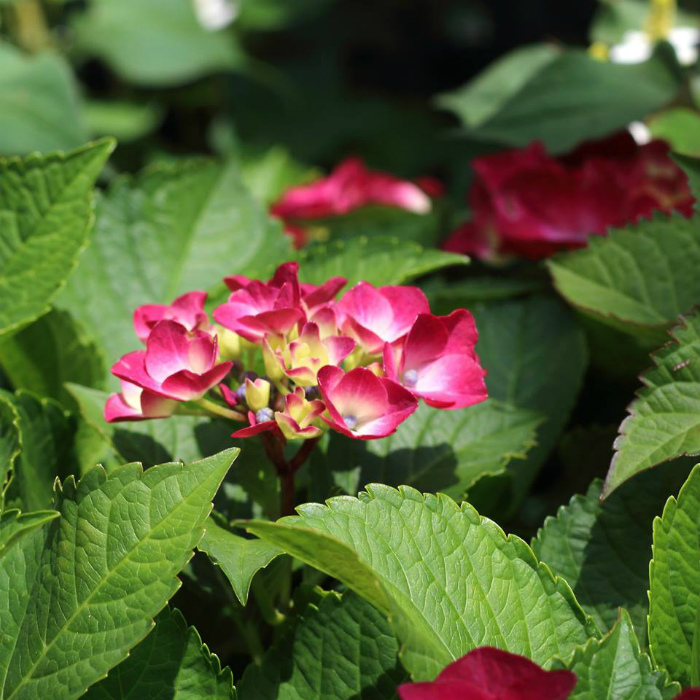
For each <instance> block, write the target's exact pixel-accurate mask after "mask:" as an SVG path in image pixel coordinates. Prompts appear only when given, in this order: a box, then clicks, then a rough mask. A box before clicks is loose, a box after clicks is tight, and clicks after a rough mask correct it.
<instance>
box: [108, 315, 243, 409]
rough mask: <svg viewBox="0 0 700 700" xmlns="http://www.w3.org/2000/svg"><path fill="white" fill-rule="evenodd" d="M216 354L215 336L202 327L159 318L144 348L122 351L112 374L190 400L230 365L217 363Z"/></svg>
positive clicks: (212, 382)
mask: <svg viewBox="0 0 700 700" xmlns="http://www.w3.org/2000/svg"><path fill="white" fill-rule="evenodd" d="M216 358H217V341H216V338H213V337H212V336H210V335H209V334H208V333H204V332H203V331H194V332H193V333H190V332H188V331H187V329H186V328H185V327H184V326H182V325H180V324H179V323H176V322H175V321H161V322H160V323H158V324H156V326H155V327H154V328H153V330H152V331H151V334H150V335H149V337H148V341H147V343H146V350H145V352H144V351H139V352H132V353H129V354H128V355H125V356H124V357H122V358H121V360H119V361H118V362H117V363H116V364H115V365H114V366H113V367H112V374H114V375H115V376H117V377H119V379H123V380H125V381H126V382H129V383H130V384H135V385H136V386H139V387H141V388H142V389H145V390H147V391H149V392H152V393H154V394H157V395H159V396H162V397H165V398H170V399H174V400H176V401H194V400H197V399H200V398H202V397H203V396H204V394H206V392H207V391H209V389H211V388H212V387H214V386H216V385H217V384H219V383H220V382H221V381H222V380H223V379H224V377H225V376H226V375H227V374H228V372H229V370H230V369H231V366H232V363H231V362H222V363H221V364H218V365H217V364H216ZM142 401H143V399H142Z"/></svg>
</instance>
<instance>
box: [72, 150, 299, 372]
mask: <svg viewBox="0 0 700 700" xmlns="http://www.w3.org/2000/svg"><path fill="white" fill-rule="evenodd" d="M288 246H289V244H288V240H287V239H286V238H285V237H284V236H283V234H282V232H281V230H280V225H279V223H275V222H272V221H271V220H270V219H269V217H268V215H267V212H266V211H265V210H264V209H263V208H262V206H261V205H260V204H259V203H257V202H256V201H255V200H254V199H253V197H252V196H251V195H250V194H249V192H248V191H247V190H246V189H245V187H244V186H243V185H242V183H241V180H240V176H239V172H238V167H237V166H236V164H235V163H232V162H229V163H227V164H219V163H217V162H215V161H210V160H202V159H194V160H188V161H183V162H178V163H175V164H170V165H166V166H160V167H152V168H149V169H147V170H145V171H144V172H142V173H141V174H140V175H139V176H137V177H136V178H135V179H134V180H129V179H120V180H118V181H117V182H116V183H115V184H114V185H113V186H112V188H111V189H110V191H109V193H108V194H107V195H106V196H102V197H100V198H99V199H98V207H97V225H96V227H95V232H94V240H93V241H92V244H91V245H90V247H89V248H88V250H87V251H86V253H85V255H84V256H83V257H82V260H81V264H80V269H79V272H78V274H77V275H74V276H73V277H72V278H71V280H70V282H69V284H68V286H67V287H66V289H65V290H64V291H63V293H62V294H61V296H60V297H59V299H58V305H59V306H61V307H63V308H67V309H68V310H70V311H71V312H72V313H73V315H74V316H75V318H76V319H77V320H78V321H79V322H80V323H82V325H83V326H84V327H85V328H86V329H88V330H89V331H90V332H91V333H92V334H93V335H94V336H95V337H96V338H97V339H98V340H99V341H100V345H101V347H102V349H103V350H104V352H105V355H106V358H107V361H108V362H109V363H111V362H114V361H116V360H117V359H118V358H119V357H120V356H121V355H123V354H125V353H127V352H129V351H131V350H135V349H138V346H139V340H138V338H137V337H136V335H135V334H134V330H133V327H132V317H133V312H134V309H135V308H136V307H137V306H139V305H141V304H146V303H170V302H171V301H172V300H173V299H174V298H175V297H177V296H179V295H180V294H183V293H184V292H187V291H190V290H193V289H205V290H206V289H210V288H211V287H212V286H213V285H215V284H217V283H221V278H222V277H224V276H225V275H230V274H234V273H242V272H245V271H246V270H247V269H248V268H249V267H251V266H253V267H254V266H256V265H259V264H260V260H268V259H270V258H271V257H272V258H274V257H282V256H283V255H284V254H285V252H286V251H287V249H288ZM278 251H279V254H278Z"/></svg>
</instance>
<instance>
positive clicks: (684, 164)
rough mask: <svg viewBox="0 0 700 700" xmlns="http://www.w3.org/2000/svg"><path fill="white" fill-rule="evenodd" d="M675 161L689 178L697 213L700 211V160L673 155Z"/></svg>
mask: <svg viewBox="0 0 700 700" xmlns="http://www.w3.org/2000/svg"><path fill="white" fill-rule="evenodd" d="M671 157H672V158H673V160H675V161H676V163H677V164H678V165H679V166H680V167H681V168H682V169H683V172H685V174H686V175H687V177H688V185H689V187H690V191H691V192H692V193H693V197H695V213H696V214H697V213H698V211H700V159H698V158H691V157H690V156H682V155H677V154H672V156H671Z"/></svg>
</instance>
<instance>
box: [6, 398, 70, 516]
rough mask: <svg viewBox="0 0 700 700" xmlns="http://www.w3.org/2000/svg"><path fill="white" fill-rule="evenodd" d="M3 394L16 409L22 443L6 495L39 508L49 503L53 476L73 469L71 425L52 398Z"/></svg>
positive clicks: (31, 507)
mask: <svg viewBox="0 0 700 700" xmlns="http://www.w3.org/2000/svg"><path fill="white" fill-rule="evenodd" d="M5 397H6V398H7V399H9V400H10V401H12V403H13V405H14V408H15V410H16V412H17V416H18V421H17V427H18V428H19V435H20V442H21V446H22V451H21V453H20V455H19V457H17V459H16V461H15V468H14V474H13V479H12V482H11V483H10V486H9V488H8V492H7V493H8V498H9V499H10V501H14V500H15V499H17V500H18V501H19V502H20V503H21V504H22V509H23V510H25V511H31V510H41V509H43V508H46V507H48V506H49V505H51V502H52V500H53V496H54V493H53V484H54V481H55V480H56V477H61V478H63V477H66V476H68V475H69V474H70V473H71V471H73V470H72V467H73V465H74V458H73V437H74V435H75V425H74V422H73V420H72V419H71V417H70V416H69V415H68V414H67V413H66V411H65V410H64V409H63V407H62V406H61V405H60V404H58V403H57V402H56V401H53V400H52V399H40V398H39V397H38V396H35V395H34V394H31V393H30V392H28V391H18V392H17V393H16V394H15V395H14V396H12V394H5Z"/></svg>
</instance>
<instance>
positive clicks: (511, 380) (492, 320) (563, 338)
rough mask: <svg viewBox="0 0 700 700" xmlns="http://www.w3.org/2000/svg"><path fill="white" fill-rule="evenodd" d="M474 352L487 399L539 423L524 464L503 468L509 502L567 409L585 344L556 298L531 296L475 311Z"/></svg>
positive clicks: (543, 454) (526, 482) (548, 446)
mask: <svg viewBox="0 0 700 700" xmlns="http://www.w3.org/2000/svg"><path fill="white" fill-rule="evenodd" d="M473 310H474V315H475V317H476V326H477V328H478V329H479V342H478V344H477V346H476V350H477V352H478V353H479V357H480V358H481V361H482V364H483V366H484V367H485V368H486V369H487V370H488V374H487V376H486V386H487V388H488V391H489V396H491V397H492V398H495V399H497V400H499V401H501V402H503V403H506V404H509V405H511V406H515V407H517V408H520V409H524V410H527V411H533V412H535V413H537V414H538V415H539V416H540V417H541V418H542V419H544V422H543V423H542V424H541V426H540V427H539V429H538V431H537V437H536V440H537V445H536V446H535V447H534V449H532V450H531V451H530V452H529V453H528V456H527V460H526V462H524V463H523V462H514V463H513V464H512V465H511V466H509V467H508V472H509V474H510V475H511V477H512V479H511V486H512V488H511V490H512V498H513V499H514V503H517V502H518V501H519V500H520V499H522V498H523V497H524V495H525V494H526V493H527V492H528V491H529V487H530V485H531V483H532V481H533V479H534V478H535V476H536V474H537V471H538V470H539V468H540V466H541V465H542V463H543V462H544V460H545V459H546V458H547V456H548V454H549V452H550V451H551V450H552V448H553V447H554V445H555V444H556V441H557V438H558V437H559V434H560V433H561V431H562V430H563V428H564V427H565V425H566V423H567V421H568V418H569V414H570V412H571V411H572V409H573V407H574V405H575V403H576V397H577V396H578V392H579V390H580V388H581V384H582V382H583V376H584V373H585V370H586V365H587V362H588V353H587V348H586V340H585V337H584V335H583V333H582V332H581V329H580V328H579V326H578V324H577V323H576V322H575V320H574V318H573V317H572V315H571V313H570V312H569V311H568V310H567V309H566V307H565V306H564V305H563V304H561V303H560V302H559V301H557V300H556V299H551V298H547V297H542V296H534V297H530V298H527V299H523V300H513V301H508V302H502V303H497V304H486V305H481V306H478V307H475V308H474V309H473Z"/></svg>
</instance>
